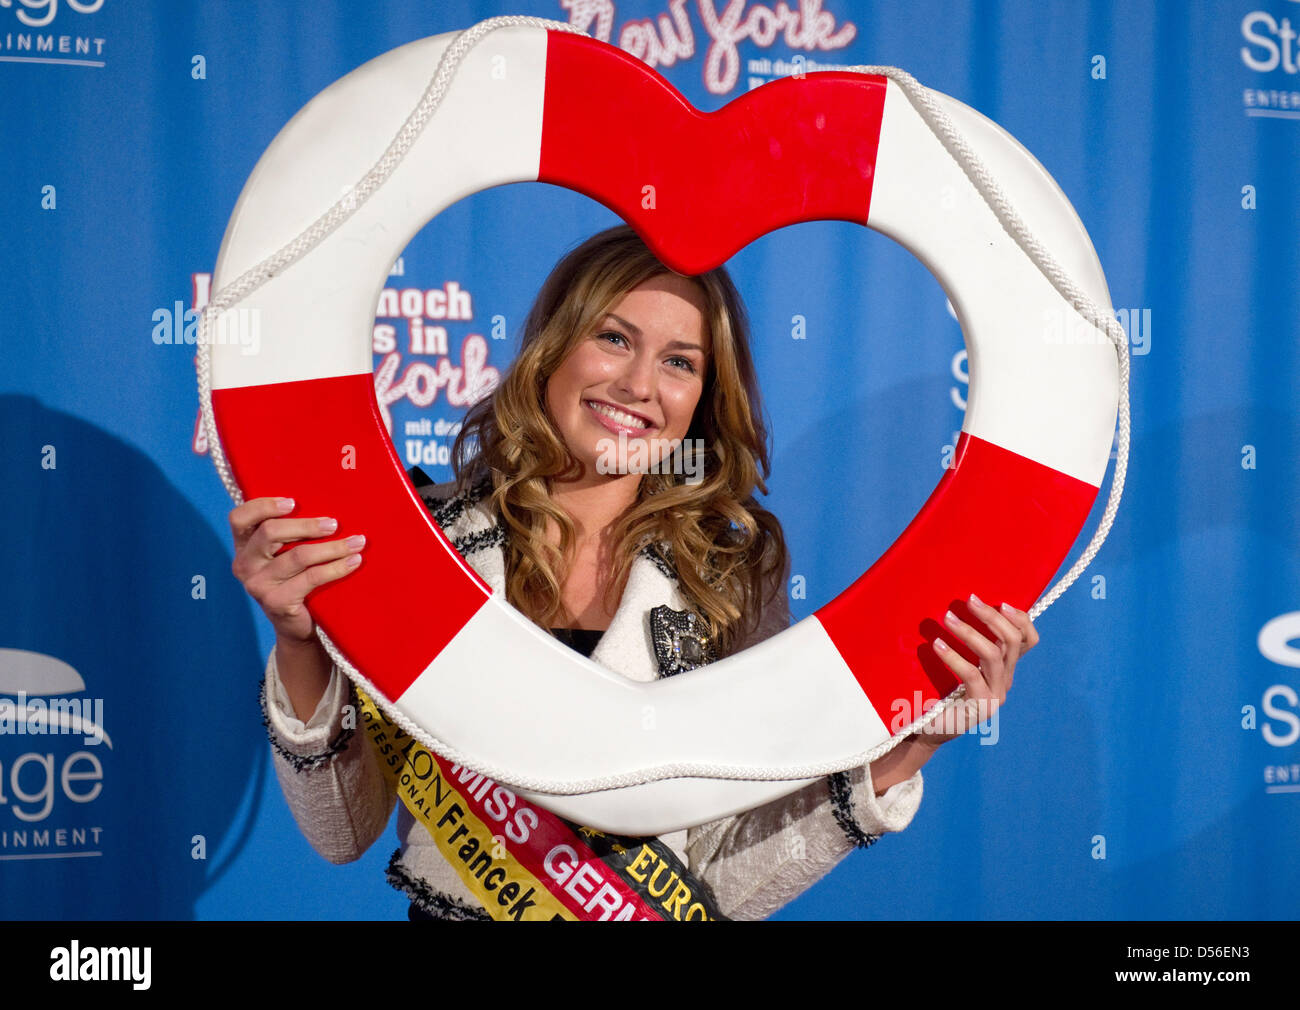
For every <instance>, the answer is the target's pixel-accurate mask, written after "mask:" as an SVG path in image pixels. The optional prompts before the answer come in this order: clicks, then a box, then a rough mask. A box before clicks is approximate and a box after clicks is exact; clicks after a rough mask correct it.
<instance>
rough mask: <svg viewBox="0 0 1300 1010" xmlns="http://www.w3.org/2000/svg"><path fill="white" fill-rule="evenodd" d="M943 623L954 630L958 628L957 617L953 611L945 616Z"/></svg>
mask: <svg viewBox="0 0 1300 1010" xmlns="http://www.w3.org/2000/svg"><path fill="white" fill-rule="evenodd" d="M943 621H944V623H945V624H950V625H952V626H953V627H954V628H955V627H957V615H956V614H954V613H953V612H952V611H951V610H950V611H948V612H947V613H946V614H944V615H943Z"/></svg>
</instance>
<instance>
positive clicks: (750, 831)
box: [263, 469, 922, 919]
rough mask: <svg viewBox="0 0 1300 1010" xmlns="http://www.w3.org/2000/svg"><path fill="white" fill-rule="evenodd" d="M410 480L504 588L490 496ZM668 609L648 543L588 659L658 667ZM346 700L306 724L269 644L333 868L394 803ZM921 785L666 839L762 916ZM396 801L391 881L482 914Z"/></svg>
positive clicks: (662, 575)
mask: <svg viewBox="0 0 1300 1010" xmlns="http://www.w3.org/2000/svg"><path fill="white" fill-rule="evenodd" d="M412 479H413V480H414V481H415V485H416V490H417V491H418V492H419V493H420V496H421V498H422V499H423V500H424V502H425V504H426V506H427V507H428V508H429V510H430V512H431V513H432V515H433V517H434V519H435V520H436V521H437V522H438V523H439V526H440V527H441V528H442V529H443V530H444V532H445V533H446V534H447V536H448V538H449V539H450V540H451V542H452V543H453V545H455V546H456V548H457V550H458V551H460V553H461V554H462V555H463V556H464V557H465V560H466V561H467V562H468V563H469V564H470V565H471V566H472V567H473V568H474V570H475V571H477V572H478V574H479V575H480V576H481V577H482V578H483V580H484V581H485V582H487V584H488V585H489V586H491V588H492V590H493V591H494V592H497V593H503V592H504V591H505V558H504V553H503V551H502V545H503V544H504V542H505V531H504V527H503V526H502V524H501V523H500V522H499V521H498V519H497V517H496V515H495V514H494V513H492V512H490V511H489V510H488V509H487V508H485V507H484V506H483V504H481V503H480V497H479V496H480V495H481V493H482V489H481V488H480V489H479V494H474V493H469V494H466V495H464V496H461V497H456V496H454V494H453V492H454V487H453V485H451V484H442V485H433V484H430V483H428V481H427V478H426V477H424V475H423V473H421V472H420V471H419V470H418V469H417V470H414V471H412ZM422 485H423V486H422ZM661 604H666V605H668V606H669V607H671V608H672V609H674V610H679V611H680V610H687V609H688V606H687V603H686V601H685V600H684V599H683V597H682V595H681V593H680V592H679V591H678V588H677V580H676V578H675V577H674V575H673V573H672V569H671V568H670V567H669V566H668V564H667V563H666V562H665V561H664V559H663V557H662V556H661V555H658V554H656V553H655V552H653V551H650V550H646V551H643V552H642V553H641V554H639V555H637V557H636V559H635V560H634V562H633V564H632V568H631V570H630V572H629V574H628V579H627V585H626V588H625V589H624V592H623V598H622V600H621V601H620V603H619V607H618V610H617V612H616V613H615V615H614V619H613V620H612V621H611V623H610V626H609V629H608V630H607V631H606V632H605V634H604V635H603V636H602V637H601V639H600V641H599V643H598V644H597V646H596V649H595V651H594V652H593V653H592V656H591V658H592V659H593V660H594V661H595V662H597V663H600V664H602V665H604V666H606V667H608V668H609V669H611V670H614V671H615V672H617V673H621V674H622V675H623V676H625V677H628V678H630V679H632V680H639V681H650V680H654V679H656V678H658V677H659V676H661V671H660V669H659V668H658V666H657V663H656V659H655V653H654V649H653V647H652V643H651V637H650V627H649V625H650V622H649V614H650V611H651V610H652V608H654V607H656V606H659V605H661ZM789 619H790V618H789V609H788V605H787V604H786V601H785V596H784V593H782V594H781V596H780V597H779V598H778V599H777V600H776V601H774V603H773V604H771V605H769V606H768V607H767V608H766V610H765V611H764V614H763V617H762V620H761V622H760V624H759V627H758V629H757V630H756V631H755V633H754V634H752V635H751V636H749V638H748V639H747V640H746V641H745V642H743V643H742V644H741V647H742V648H743V647H747V646H749V645H752V644H755V643H757V642H760V641H762V640H763V639H765V638H767V637H769V636H771V635H774V634H776V633H777V632H779V631H781V630H783V629H784V628H785V627H786V626H787V625H788V624H789ZM663 672H664V673H666V672H668V671H663ZM686 675H689V674H688V673H687V674H686ZM348 704H351V705H352V706H354V707H353V709H352V711H353V712H357V711H359V709H357V708H356V707H355V706H356V699H355V697H353V696H352V687H351V684H350V683H349V682H348V680H347V678H346V677H345V676H344V675H343V674H342V673H341V671H340V670H339V669H338V668H337V667H336V668H335V669H334V670H333V671H332V673H331V676H330V682H329V686H328V687H327V689H326V691H325V694H324V696H323V697H322V698H321V701H320V703H319V705H318V706H317V708H316V711H315V713H313V715H312V717H311V718H310V719H309V720H308V721H307V722H306V723H305V724H304V723H303V722H302V721H301V720H300V719H298V718H297V717H296V716H295V714H294V711H293V707H292V705H291V704H290V702H289V699H288V696H287V694H286V693H285V691H284V688H283V686H282V685H281V684H280V681H279V678H278V676H277V674H276V669H275V650H274V649H272V650H271V657H270V660H269V662H268V663H267V670H266V684H265V691H264V695H263V706H264V711H265V721H266V724H267V728H268V731H269V735H270V737H271V743H272V748H273V756H274V764H275V770H276V776H277V778H278V779H279V781H280V786H281V788H282V789H283V791H284V795H285V799H286V800H288V802H289V807H290V809H291V810H292V811H293V815H294V818H295V820H297V822H298V826H299V827H300V828H301V829H302V832H303V834H304V835H306V837H307V839H308V841H309V842H311V844H312V847H313V848H315V849H316V851H317V852H319V853H320V854H321V855H322V856H324V857H325V858H326V859H328V860H330V861H331V862H334V863H345V862H350V861H352V860H354V859H357V858H358V857H360V856H361V854H362V853H363V852H365V851H366V849H368V848H369V847H370V845H371V844H372V843H373V842H374V841H375V839H377V838H378V837H379V836H380V834H382V833H383V831H384V828H385V827H386V826H387V824H388V820H389V817H390V816H391V815H392V811H393V806H394V804H395V803H396V794H395V792H394V791H393V789H392V788H390V787H389V786H388V784H387V780H386V779H385V778H384V776H383V775H382V773H381V772H380V770H379V766H378V763H377V761H376V760H375V758H374V754H373V751H372V748H371V746H370V745H369V744H368V743H367V742H366V739H365V736H364V734H363V733H359V732H356V731H354V730H352V729H344V728H343V721H344V718H343V711H344V708H345V706H347V705H348ZM921 792H922V779H921V774H920V772H918V773H917V774H915V775H914V776H912V778H910V779H908V780H907V781H905V782H900V783H898V784H897V785H894V786H892V787H891V788H890V789H888V790H887V791H886V792H885V793H884V794H883V795H882V796H879V797H877V796H876V795H875V790H874V788H873V786H872V784H871V776H870V772H869V770H868V769H867V768H859V769H854V770H853V771H852V772H845V773H840V774H839V775H832V776H829V777H828V778H826V779H822V780H820V781H818V782H816V783H813V784H811V785H809V786H806V787H804V788H803V789H801V790H799V791H798V792H795V793H792V794H791V795H789V796H786V797H783V798H781V799H779V800H774V801H773V802H771V803H768V804H766V805H764V806H762V807H759V808H757V809H755V810H750V811H748V812H746V813H743V814H738V815H736V816H733V817H726V818H723V819H721V820H717V821H713V822H711V823H709V824H704V825H701V826H699V827H695V828H691V829H689V830H688V831H685V830H684V831H675V832H670V833H668V834H666V835H664V836H663V839H662V840H663V841H664V842H665V843H666V844H667V845H669V846H670V847H671V848H672V849H673V850H674V851H675V852H676V853H677V854H678V856H679V857H680V858H681V859H682V861H683V862H684V863H686V865H687V866H688V867H689V868H690V870H691V872H692V874H694V875H695V876H696V877H697V878H699V879H701V880H703V881H705V882H706V883H707V884H708V885H709V886H710V887H711V888H712V889H713V892H714V896H715V898H716V900H717V904H718V907H719V909H720V910H721V911H722V913H723V914H724V915H726V916H728V917H730V918H733V919H762V918H765V917H767V916H768V915H771V914H772V913H773V912H775V911H776V910H777V909H779V908H781V907H782V906H783V905H785V904H787V903H788V902H790V901H792V900H793V899H794V898H796V897H798V896H799V895H800V894H802V893H803V892H804V891H805V890H807V889H808V888H809V887H811V886H812V885H813V884H814V883H816V882H817V881H818V880H820V879H821V878H822V877H823V876H825V874H827V873H828V872H830V870H831V869H832V868H833V867H834V866H835V865H836V864H837V863H838V862H839V861H840V860H841V859H843V858H844V857H845V856H846V855H848V853H849V852H850V851H852V850H853V849H854V848H855V847H858V848H861V847H866V846H868V845H870V844H872V843H873V842H874V841H875V840H876V838H877V837H879V836H880V835H881V834H883V833H885V832H889V831H901V830H902V829H903V828H905V827H906V826H907V825H908V823H910V821H911V819H912V816H913V815H914V814H915V813H916V809H917V807H918V806H919V804H920V802H921ZM396 805H397V807H398V824H397V829H398V835H399V836H400V838H401V842H402V846H401V848H400V849H399V850H398V851H397V852H396V853H394V855H393V858H392V860H391V861H390V863H389V868H388V879H389V882H390V883H391V884H393V886H395V887H398V888H400V889H402V890H404V891H405V892H406V893H407V894H409V895H410V897H411V900H412V901H413V902H415V903H416V904H417V905H418V906H419V907H421V908H423V909H424V910H425V911H427V912H429V913H430V914H433V915H436V916H439V917H444V918H454V919H477V918H486V917H487V915H486V913H485V912H483V910H482V906H481V905H480V904H479V903H478V901H477V899H475V898H474V897H473V895H472V894H471V893H470V891H469V890H468V889H467V888H466V887H465V886H464V884H463V883H461V881H460V879H459V877H457V876H456V873H455V871H454V870H453V869H452V868H451V866H450V865H449V864H448V863H447V862H446V860H444V859H443V857H442V856H441V855H440V854H439V852H438V849H437V847H436V845H435V844H434V841H433V839H432V837H431V836H430V835H429V833H428V831H427V829H426V828H424V827H423V826H422V825H420V824H418V823H417V822H416V821H415V820H414V818H412V817H411V815H410V814H409V813H408V812H407V810H406V808H405V807H404V806H403V805H401V804H396Z"/></svg>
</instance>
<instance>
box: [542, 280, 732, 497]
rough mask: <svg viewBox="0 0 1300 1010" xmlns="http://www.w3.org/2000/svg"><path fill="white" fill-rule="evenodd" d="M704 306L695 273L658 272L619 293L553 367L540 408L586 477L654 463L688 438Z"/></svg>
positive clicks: (699, 380)
mask: <svg viewBox="0 0 1300 1010" xmlns="http://www.w3.org/2000/svg"><path fill="white" fill-rule="evenodd" d="M706 311H707V308H706V304H705V301H704V296H703V294H702V292H701V291H700V289H699V287H698V286H697V285H696V284H695V282H694V281H691V280H689V279H688V278H685V277H679V276H677V275H676V274H659V275H658V276H656V277H652V278H650V279H649V280H647V281H645V282H644V283H642V284H640V285H638V286H637V287H635V288H633V289H632V290H631V291H629V292H628V293H627V294H625V295H624V296H623V297H622V298H621V299H620V300H618V301H617V302H616V303H615V304H614V305H613V306H612V307H611V308H610V310H609V313H608V314H607V315H606V316H605V318H604V319H601V320H597V322H596V325H595V327H594V328H593V329H592V330H591V331H589V332H588V333H586V334H584V335H583V336H582V337H581V338H580V339H579V341H578V343H577V344H576V345H575V346H574V348H573V350H571V351H570V352H569V354H568V356H567V357H566V358H565V359H564V361H563V362H562V363H561V365H560V367H559V368H557V369H556V370H555V371H554V372H553V373H552V374H551V377H550V379H549V380H548V381H547V384H546V407H547V410H548V411H549V412H550V416H551V419H552V421H554V423H555V426H556V428H557V429H558V430H559V432H560V435H561V437H562V438H563V439H564V442H565V444H566V445H567V446H568V448H569V451H570V452H571V453H573V455H574V457H575V458H577V460H578V461H579V462H580V463H582V464H583V466H584V469H585V470H586V472H587V475H588V476H590V475H592V474H593V473H602V472H603V473H625V472H627V471H628V470H629V469H632V470H640V469H642V466H640V465H638V461H641V462H644V463H648V464H649V465H651V466H656V465H658V464H659V460H660V459H661V458H669V457H670V455H671V452H672V446H674V445H676V444H677V442H678V441H680V440H681V439H683V438H685V437H686V433H687V431H688V430H689V429H690V425H691V419H692V418H693V417H694V416H695V408H696V406H697V405H698V404H699V402H700V394H701V393H702V392H703V389H704V379H705V376H706V375H707V371H708V366H709V355H710V353H711V351H712V348H711V347H710V346H709V344H710V341H709V334H708V327H707V325H706V323H705V313H706ZM611 464H612V465H611Z"/></svg>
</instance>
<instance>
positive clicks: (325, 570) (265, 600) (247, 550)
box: [230, 498, 366, 645]
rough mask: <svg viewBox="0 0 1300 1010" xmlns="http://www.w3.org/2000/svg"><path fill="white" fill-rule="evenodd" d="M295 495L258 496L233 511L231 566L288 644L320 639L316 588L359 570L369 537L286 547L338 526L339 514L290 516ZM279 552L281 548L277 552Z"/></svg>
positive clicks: (325, 532)
mask: <svg viewBox="0 0 1300 1010" xmlns="http://www.w3.org/2000/svg"><path fill="white" fill-rule="evenodd" d="M293 509H294V502H293V499H291V498H253V499H251V500H250V501H246V502H244V504H242V505H239V506H236V507H235V508H234V509H231V512H230V532H231V534H232V535H233V536H234V539H235V559H234V561H233V562H232V563H231V565H230V569H231V571H232V572H233V573H234V575H235V578H237V579H238V580H239V581H240V582H242V583H243V585H244V589H246V590H247V591H248V595H249V596H251V597H252V598H253V599H255V600H256V601H257V602H258V604H259V605H260V606H261V608H262V611H263V612H264V613H265V614H266V616H267V619H268V620H270V622H271V624H272V625H273V626H274V627H275V633H276V636H277V638H279V639H280V640H281V641H283V642H285V643H286V644H293V645H302V644H306V643H309V642H313V641H315V630H316V626H315V624H314V622H313V621H312V618H311V614H310V613H309V612H308V610H307V607H306V605H305V604H306V599H307V597H308V596H309V595H311V592H312V590H314V589H318V588H319V587H321V586H323V585H325V584H327V583H329V582H335V581H337V580H338V579H341V578H343V577H344V576H345V575H349V574H351V573H352V572H354V571H356V569H357V566H358V565H360V564H361V553H360V552H361V549H362V547H364V546H365V542H366V538H365V537H364V536H360V535H357V536H351V537H345V538H343V539H340V540H327V541H325V542H323V543H317V544H299V545H298V546H297V547H293V548H291V549H289V550H285V551H281V550H280V549H281V548H282V547H285V546H286V545H288V544H292V543H295V542H296V541H299V540H315V539H317V538H318V537H324V536H329V535H330V534H331V533H334V532H335V531H337V529H338V522H337V521H336V520H334V519H329V518H325V517H317V518H312V519H299V518H294V517H290V516H289V515H288V513H289V512H292V511H293ZM277 551H279V553H277Z"/></svg>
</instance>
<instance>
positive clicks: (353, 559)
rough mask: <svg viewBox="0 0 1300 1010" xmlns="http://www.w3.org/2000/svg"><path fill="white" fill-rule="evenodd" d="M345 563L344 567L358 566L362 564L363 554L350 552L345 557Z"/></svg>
mask: <svg viewBox="0 0 1300 1010" xmlns="http://www.w3.org/2000/svg"><path fill="white" fill-rule="evenodd" d="M343 564H344V567H346V568H356V567H357V565H359V564H361V555H360V554H349V555H348V556H347V557H346V558H344V559H343Z"/></svg>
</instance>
